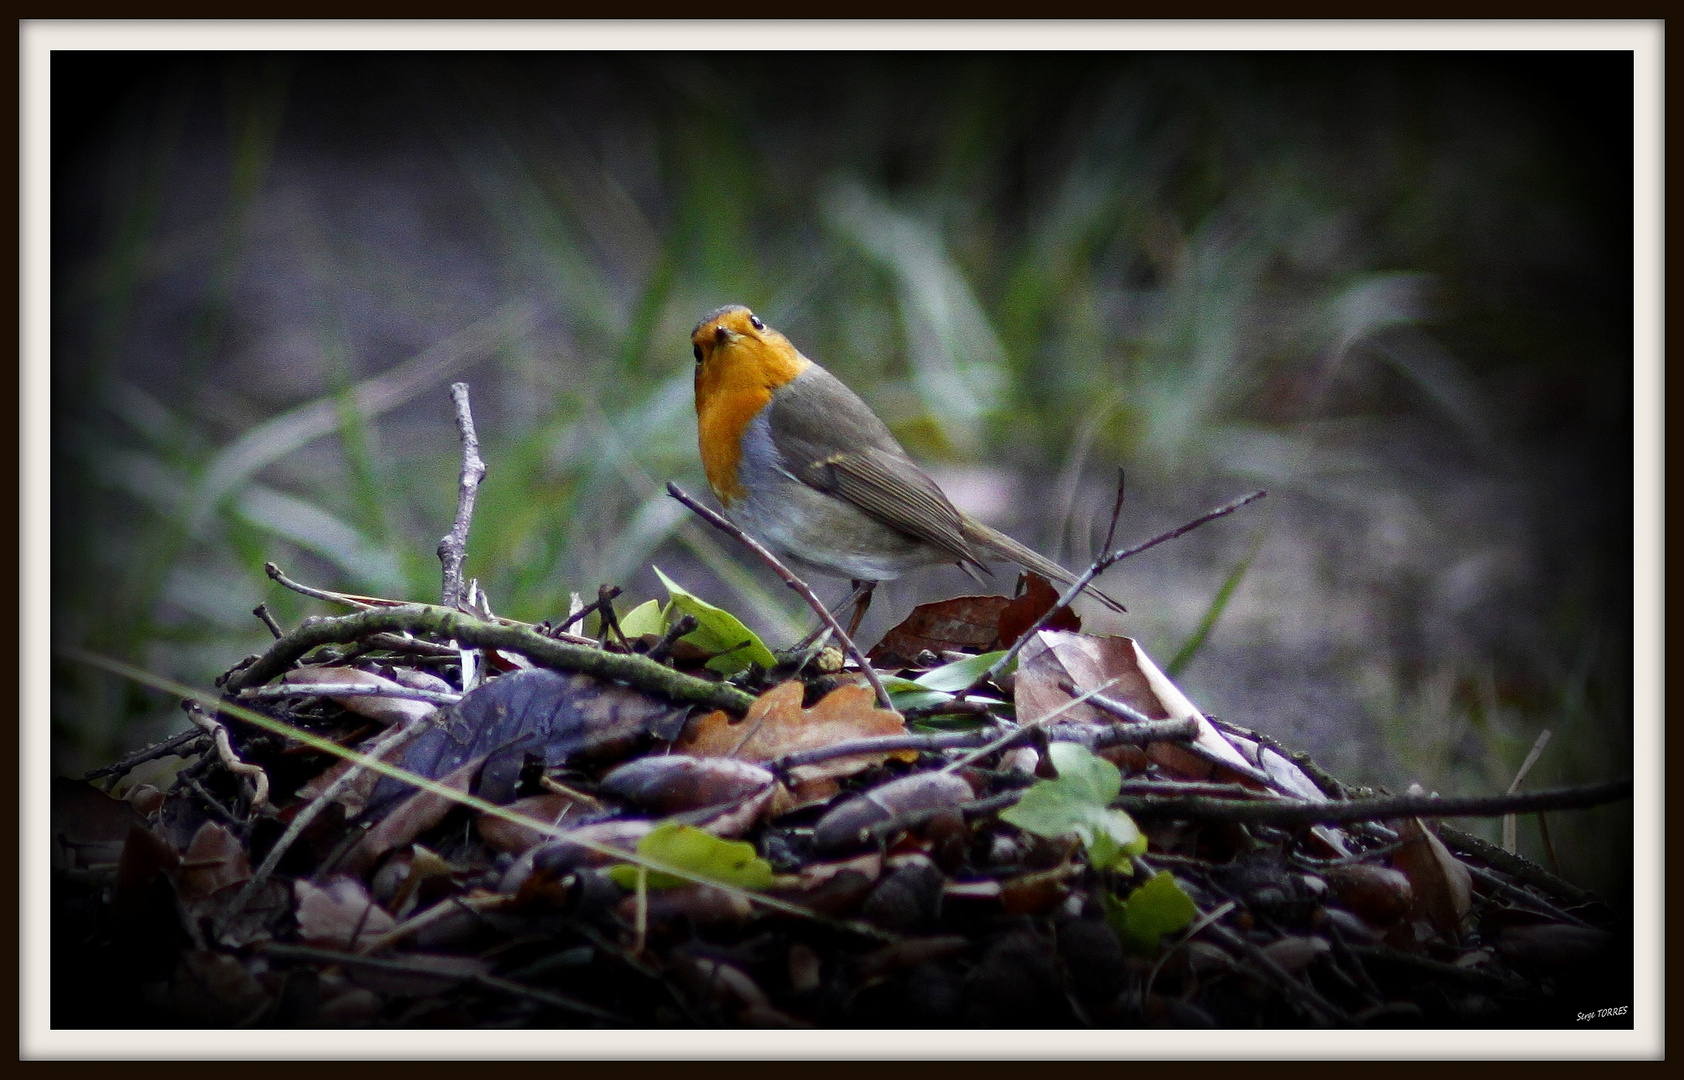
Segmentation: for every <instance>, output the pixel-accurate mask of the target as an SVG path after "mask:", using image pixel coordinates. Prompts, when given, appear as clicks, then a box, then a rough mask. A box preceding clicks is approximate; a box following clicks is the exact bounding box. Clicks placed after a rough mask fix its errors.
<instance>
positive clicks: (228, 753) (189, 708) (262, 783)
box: [182, 701, 269, 810]
mask: <svg viewBox="0 0 1684 1080" xmlns="http://www.w3.org/2000/svg"><path fill="white" fill-rule="evenodd" d="M182 709H183V711H185V712H186V713H187V716H188V718H189V719H190V720H192V721H193V722H194V723H195V724H197V725H199V727H200V729H202V730H203V731H204V732H205V734H207V735H209V736H210V737H211V739H212V740H213V741H214V742H215V743H216V753H217V756H218V757H220V758H221V759H222V764H224V765H225V766H227V767H228V771H229V772H232V773H237V774H239V775H240V776H246V777H250V778H251V782H252V786H253V787H255V788H256V791H255V792H254V793H253V794H252V797H251V806H252V809H253V810H256V809H258V808H260V807H262V806H266V805H268V802H269V774H268V773H266V772H264V771H263V770H262V769H261V768H259V767H258V766H256V765H251V764H248V763H246V762H244V761H241V760H240V755H238V754H236V753H234V747H233V746H232V745H231V744H230V743H229V742H228V729H227V728H226V727H224V726H223V725H222V724H220V723H218V722H217V720H216V718H215V717H213V716H211V715H209V714H208V713H206V712H205V710H204V709H202V708H200V707H199V704H198V702H195V701H189V702H184V703H183V704H182Z"/></svg>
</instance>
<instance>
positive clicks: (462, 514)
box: [439, 382, 485, 607]
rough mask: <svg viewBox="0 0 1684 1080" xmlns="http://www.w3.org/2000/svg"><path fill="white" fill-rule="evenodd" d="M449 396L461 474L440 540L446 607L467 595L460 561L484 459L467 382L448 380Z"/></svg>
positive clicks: (481, 475)
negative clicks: (453, 516)
mask: <svg viewBox="0 0 1684 1080" xmlns="http://www.w3.org/2000/svg"><path fill="white" fill-rule="evenodd" d="M450 399H451V400H452V401H454V402H455V403H456V430H457V432H458V433H460V434H461V436H462V476H461V479H460V480H459V481H458V483H457V488H456V522H455V524H453V525H451V527H450V532H449V533H448V534H446V536H445V537H444V539H442V540H440V541H439V562H441V563H443V564H444V592H443V599H442V600H440V603H442V604H443V605H444V606H445V607H458V606H460V605H461V603H462V601H463V600H464V599H466V590H465V588H464V586H463V583H462V563H463V562H464V561H465V560H466V559H467V557H468V526H469V524H470V523H471V522H472V521H473V519H474V499H475V497H476V496H477V495H478V494H479V483H480V481H481V480H484V479H485V462H484V461H481V460H480V456H479V436H478V435H476V434H475V433H474V414H473V410H472V409H470V408H469V407H468V384H467V383H465V382H458V383H451V384H450Z"/></svg>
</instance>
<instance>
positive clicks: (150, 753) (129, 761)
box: [82, 727, 205, 780]
mask: <svg viewBox="0 0 1684 1080" xmlns="http://www.w3.org/2000/svg"><path fill="white" fill-rule="evenodd" d="M204 737H205V733H204V732H203V731H200V730H199V729H198V728H196V727H191V728H188V729H187V730H186V731H178V732H176V733H175V734H174V735H171V736H170V737H169V738H167V739H165V740H164V741H163V742H161V743H154V744H153V745H151V746H148V747H147V748H146V749H144V750H136V751H135V752H134V753H132V754H130V755H129V756H128V757H126V758H124V759H123V760H122V761H119V762H117V763H116V764H114V765H106V766H104V767H103V768H99V769H95V770H94V771H93V772H90V773H87V774H86V775H84V776H83V777H82V779H84V780H98V779H99V778H100V777H102V776H122V775H123V774H124V773H126V772H128V771H129V770H130V769H133V768H134V767H135V766H137V765H144V764H146V763H147V762H148V761H156V760H157V759H158V758H161V757H169V756H170V755H172V754H175V753H176V751H178V750H182V749H184V748H185V747H187V746H188V745H189V744H191V743H195V742H198V741H199V740H200V739H203V738H204ZM180 756H181V757H186V756H187V754H185V753H184V754H181V755H180Z"/></svg>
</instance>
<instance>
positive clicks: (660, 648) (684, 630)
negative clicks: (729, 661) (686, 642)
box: [643, 615, 734, 664]
mask: <svg viewBox="0 0 1684 1080" xmlns="http://www.w3.org/2000/svg"><path fill="white" fill-rule="evenodd" d="M700 625H701V623H699V622H697V621H696V617H695V616H694V615H680V616H679V617H678V621H677V622H674V623H673V624H672V625H671V626H669V627H667V632H666V633H665V634H662V635H661V640H659V641H657V642H655V644H653V645H651V646H650V647H649V651H648V652H646V653H644V654H643V655H644V656H647V657H648V658H649V659H651V660H653V661H655V662H656V663H660V664H664V663H666V661H667V654H668V653H670V652H672V650H673V646H675V645H677V644H678V639H679V638H681V637H683V636H684V635H686V634H690V633H694V632H695V630H696V627H698V626H700ZM733 651H734V650H733Z"/></svg>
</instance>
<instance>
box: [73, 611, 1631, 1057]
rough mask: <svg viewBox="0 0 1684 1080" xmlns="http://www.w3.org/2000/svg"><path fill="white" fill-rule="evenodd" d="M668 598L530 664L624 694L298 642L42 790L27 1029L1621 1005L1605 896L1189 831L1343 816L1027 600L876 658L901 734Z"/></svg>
mask: <svg viewBox="0 0 1684 1080" xmlns="http://www.w3.org/2000/svg"><path fill="white" fill-rule="evenodd" d="M669 587H670V591H671V595H670V596H669V599H668V600H667V602H666V603H665V604H661V603H658V602H655V601H651V602H650V603H649V604H646V605H644V606H642V607H639V608H636V609H634V610H632V611H630V612H628V613H626V614H624V615H622V616H621V617H620V618H619V619H617V620H616V619H612V618H603V619H599V620H597V621H598V622H600V623H601V624H602V630H601V635H600V637H599V638H596V639H587V638H574V637H572V636H571V635H570V634H568V633H566V632H565V631H552V632H550V633H549V635H548V640H553V641H557V642H560V643H562V644H565V645H567V646H568V647H569V648H574V649H588V650H597V651H598V652H608V653H615V654H623V658H632V657H637V658H641V661H642V662H643V663H644V666H643V667H641V668H625V669H624V670H622V669H615V670H616V671H621V676H617V677H615V678H605V677H603V676H601V675H600V674H589V673H586V672H584V671H581V670H554V669H552V668H553V666H554V658H553V657H551V658H550V659H549V660H548V661H544V662H547V663H550V664H551V665H552V666H551V667H545V666H539V663H537V662H535V661H538V660H539V657H538V655H537V654H538V653H540V652H541V651H542V650H539V649H536V648H533V649H529V650H528V653H530V655H528V654H523V652H522V651H521V649H520V648H519V647H517V646H511V645H508V644H502V645H497V646H484V645H473V644H471V643H467V642H466V638H467V637H468V636H469V635H467V634H466V631H465V629H464V628H465V627H468V625H469V624H468V623H467V622H466V621H463V620H457V621H456V622H453V623H451V624H450V626H451V627H452V633H451V634H449V635H447V636H439V635H436V634H433V635H430V634H428V633H426V632H421V631H417V632H414V633H410V634H407V635H405V634H398V633H392V632H390V631H382V632H380V633H373V634H367V635H364V636H362V637H361V638H358V639H355V640H339V639H332V635H331V634H327V633H326V632H325V631H323V629H322V626H321V625H318V626H315V627H313V628H312V627H310V626H308V625H307V626H306V627H305V628H301V630H300V631H299V632H298V633H300V634H302V633H304V632H306V631H309V632H310V633H313V634H316V635H317V636H316V637H313V638H311V639H310V640H311V641H330V639H331V643H328V644H317V645H312V646H310V647H308V648H303V647H302V646H299V648H298V649H294V650H293V652H287V651H286V650H287V649H288V648H289V647H290V646H289V641H288V639H283V640H282V641H280V642H277V645H276V650H277V651H276V652H275V653H273V654H272V655H271V657H269V658H263V659H257V660H252V661H248V662H246V663H245V664H242V665H241V666H240V667H239V668H236V669H235V670H234V671H232V672H230V673H229V675H228V676H225V678H224V684H223V689H224V690H225V691H227V692H228V700H227V702H226V703H224V704H223V705H222V707H221V708H220V710H216V709H213V710H210V712H214V713H215V715H208V714H207V713H206V712H200V713H199V714H198V715H197V717H196V721H195V722H196V724H197V727H196V728H195V729H194V734H192V735H191V736H184V737H182V738H181V739H178V740H175V741H173V742H172V744H171V745H170V746H169V747H166V748H164V749H168V750H170V751H171V752H173V753H174V754H175V755H177V757H178V758H179V768H176V769H175V770H174V772H173V774H172V775H170V777H169V778H168V780H167V782H164V781H160V782H159V785H158V786H155V785H153V784H142V783H134V782H130V781H123V780H122V775H121V774H122V773H123V771H124V770H121V769H119V770H114V771H108V772H109V778H108V780H107V781H106V782H107V783H108V784H109V783H113V782H116V781H121V786H118V787H116V788H115V790H118V791H121V792H122V797H121V798H117V797H114V796H113V795H112V794H108V793H107V792H106V791H105V790H102V789H101V787H98V786H96V785H95V784H93V783H87V782H82V781H70V780H61V781H58V782H57V785H56V786H55V788H54V819H55V820H54V837H55V851H56V858H57V863H56V866H55V877H54V917H53V936H54V940H53V954H54V969H53V984H52V985H53V1009H52V1012H53V1016H52V1022H53V1025H54V1026H55V1027H78V1026H94V1027H147V1026H238V1025H248V1026H249V1025H256V1026H282V1027H285V1026H303V1027H314V1026H385V1027H392V1026H397V1027H402V1026H431V1027H477V1026H510V1025H534V1026H575V1025H590V1026H616V1025H635V1026H648V1025H669V1026H670V1025H703V1026H721V1025H723V1026H767V1025H771V1026H804V1025H814V1026H847V1027H884V1026H887V1027H905V1026H911V1027H954V1026H966V1025H987V1026H1005V1027H1024V1026H1077V1025H1099V1026H1141V1025H1154V1026H1166V1025H1167V1026H1193V1027H1197V1026H1233V1027H1254V1026H1362V1025H1394V1026H1395V1025H1419V1026H1435V1027H1438V1026H1476V1027H1488V1026H1539V1025H1541V1026H1558V1025H1562V1024H1565V1023H1568V1022H1571V1020H1572V1019H1573V1017H1572V1016H1571V1009H1572V1008H1573V1006H1574V1005H1575V1004H1577V1003H1581V1002H1582V1001H1583V1000H1585V999H1584V996H1583V991H1584V989H1585V987H1586V986H1587V985H1590V984H1593V983H1596V982H1597V981H1599V980H1600V981H1602V982H1606V983H1607V985H1609V986H1610V987H1611V990H1610V995H1609V996H1608V998H1607V1000H1610V1001H1611V1000H1616V999H1618V1000H1625V999H1626V997H1628V996H1629V989H1630V973H1629V962H1630V952H1629V946H1620V945H1619V944H1618V940H1619V935H1618V927H1617V924H1616V921H1615V920H1614V919H1613V917H1612V916H1611V914H1610V913H1609V912H1608V911H1607V910H1606V909H1605V908H1604V907H1602V905H1600V904H1599V903H1597V902H1596V901H1595V899H1594V898H1592V897H1588V896H1586V895H1585V894H1582V893H1579V892H1578V891H1577V890H1574V889H1572V887H1571V886H1568V885H1567V884H1566V883H1564V882H1558V881H1557V880H1556V879H1553V878H1551V876H1550V875H1548V874H1545V873H1543V872H1542V871H1541V870H1537V868H1531V870H1530V871H1527V869H1526V866H1525V865H1522V864H1521V863H1520V860H1515V859H1513V857H1512V856H1509V857H1507V859H1505V858H1503V857H1502V853H1501V852H1500V851H1498V852H1494V851H1493V850H1492V849H1489V848H1487V847H1485V846H1484V845H1481V844H1479V843H1478V842H1477V841H1472V840H1471V839H1470V838H1467V837H1465V836H1463V835H1461V834H1456V833H1454V832H1453V831H1452V830H1448V829H1444V830H1438V829H1435V827H1434V825H1433V824H1432V823H1429V822H1426V821H1423V820H1421V819H1418V818H1406V819H1403V820H1393V821H1388V822H1373V823H1359V824H1353V825H1347V826H1339V827H1334V826H1329V825H1306V826H1270V825H1265V824H1255V823H1247V822H1245V821H1243V820H1206V819H1205V818H1203V817H1201V816H1200V815H1199V814H1198V813H1196V812H1193V811H1191V810H1178V809H1177V806H1178V805H1179V804H1178V802H1177V800H1178V799H1182V798H1193V797H1197V798H1200V799H1204V800H1207V801H1208V800H1209V799H1212V798H1216V799H1221V800H1228V801H1230V802H1234V803H1245V804H1252V803H1271V802H1280V801H1297V802H1305V801H1329V800H1341V799H1345V798H1347V797H1349V796H1350V795H1351V792H1349V791H1347V790H1346V789H1344V788H1343V787H1342V786H1341V785H1339V784H1338V782H1337V781H1335V780H1333V779H1332V778H1331V777H1328V776H1326V775H1325V774H1323V773H1322V772H1321V771H1320V770H1319V769H1316V768H1315V766H1314V764H1313V763H1312V762H1309V761H1308V760H1307V759H1305V758H1303V757H1302V755H1294V754H1290V753H1283V752H1282V750H1281V748H1280V747H1278V746H1276V745H1274V744H1272V743H1271V742H1269V741H1268V740H1266V739H1264V738H1262V737H1261V736H1256V735H1253V734H1252V733H1249V732H1245V731H1243V730H1242V729H1237V728H1233V727H1231V726H1229V725H1222V724H1219V723H1218V722H1213V721H1212V719H1211V718H1209V717H1207V716H1205V715H1203V714H1202V713H1200V712H1199V710H1198V709H1197V708H1195V707H1194V705H1193V704H1192V703H1191V702H1190V701H1188V700H1187V698H1186V696H1185V695H1184V694H1183V693H1182V692H1181V691H1180V690H1179V689H1177V688H1176V686H1175V684H1174V683H1173V682H1172V681H1171V680H1170V679H1168V678H1167V677H1166V676H1165V675H1164V674H1163V673H1162V672H1161V671H1160V670H1159V669H1158V668H1157V666H1156V665H1154V664H1153V662H1152V660H1151V659H1150V658H1149V657H1148V656H1147V655H1146V653H1145V652H1144V651H1143V650H1142V649H1141V648H1140V646H1139V645H1138V644H1137V643H1136V642H1134V641H1133V640H1131V639H1128V638H1119V637H1097V636H1091V635H1086V634H1083V633H1081V632H1080V627H1079V624H1078V623H1077V622H1076V621H1075V619H1074V617H1073V616H1071V615H1070V614H1069V613H1068V612H1061V613H1060V614H1059V616H1058V617H1057V619H1056V620H1048V621H1045V622H1042V620H1043V616H1045V615H1047V613H1048V609H1049V608H1050V607H1051V605H1052V603H1053V599H1054V594H1053V592H1052V590H1051V589H1050V588H1048V587H1047V586H1046V585H1045V583H1044V582H1041V581H1039V580H1038V579H1032V580H1031V581H1030V582H1029V584H1028V587H1027V588H1025V589H1022V590H1021V591H1020V595H1019V596H1016V597H962V598H959V599H955V600H951V601H947V602H945V603H942V604H935V605H926V606H925V607H923V608H920V609H918V610H917V611H915V612H914V613H913V614H912V616H911V617H909V618H908V619H907V620H906V622H904V623H903V624H902V625H901V626H899V627H896V628H895V629H894V630H893V631H891V632H890V633H889V634H888V635H887V636H886V637H885V639H884V640H883V641H882V642H881V643H880V644H879V645H878V646H877V647H876V648H875V649H874V650H873V652H872V654H871V659H872V661H873V665H874V667H877V668H880V669H882V671H883V673H884V675H885V683H886V686H887V688H888V690H889V692H890V693H891V694H892V696H893V703H894V705H895V706H896V708H895V709H894V710H891V709H886V708H883V707H881V705H880V703H879V702H878V701H877V700H876V698H875V695H874V693H873V691H872V690H871V689H870V688H869V687H867V686H866V685H864V683H863V682H862V681H861V679H860V678H859V675H858V673H857V672H856V671H853V670H850V669H849V668H847V667H846V666H845V665H844V664H843V663H842V660H841V657H840V654H839V653H838V652H836V650H834V649H829V650H820V651H817V652H809V653H805V654H801V655H796V656H779V655H775V654H773V653H771V652H770V651H769V650H767V649H766V648H765V647H764V646H763V645H762V644H761V643H760V642H759V641H758V640H755V639H753V636H752V635H749V634H747V631H746V630H742V629H741V624H740V623H737V622H736V621H735V620H734V619H730V618H729V616H726V615H724V613H722V612H719V611H718V609H716V608H711V607H710V606H708V605H706V604H705V603H703V602H701V601H699V600H698V599H696V598H695V597H693V596H691V595H690V594H688V593H686V592H684V590H682V589H680V588H678V587H677V586H676V585H673V584H672V583H670V582H669ZM605 603H606V601H605ZM1038 623H1040V624H1041V625H1040V628H1037V624H1038ZM486 625H490V623H489V622H487V623H486ZM1031 631H1033V632H1031ZM487 632H488V633H489V631H487ZM745 635H746V636H745ZM505 636H506V635H505ZM534 636H535V637H536V635H534ZM1020 637H1021V638H1023V639H1024V640H1023V641H1022V647H1021V650H1020V651H1019V652H1018V653H1017V655H1016V656H1015V663H1012V664H1009V665H1006V666H1005V667H1004V668H1003V669H1001V670H998V671H996V670H994V669H996V668H1001V663H1000V662H1001V659H1002V653H1001V651H1000V650H1003V649H1006V648H1007V647H1009V646H1011V645H1012V644H1013V643H1014V642H1018V640H1019V638H1020ZM499 640H504V639H499ZM291 644H292V645H296V644H297V643H296V642H292V643H291ZM300 650H302V652H300ZM294 653H299V654H298V655H297V656H296V658H293V655H294ZM546 655H547V654H546ZM570 655H573V654H570ZM271 661H273V662H272V663H271ZM283 661H284V662H283ZM265 665H267V666H265ZM270 667H275V668H279V669H281V670H276V671H274V672H273V673H272V674H267V673H268V672H269V669H270ZM643 670H648V671H649V672H651V673H652V674H653V673H659V672H662V671H665V672H666V673H668V674H670V675H672V676H674V677H678V678H681V679H683V680H684V681H683V682H682V687H688V688H690V689H689V690H685V691H684V692H685V693H692V695H693V696H692V697H690V698H682V697H675V696H674V693H676V691H663V690H660V689H651V687H659V686H664V685H667V684H662V683H660V682H659V681H658V680H653V679H651V680H650V681H648V682H647V683H646V682H645V681H644V680H643V679H642V677H641V676H640V675H639V674H638V672H639V671H643ZM253 672H257V673H259V675H260V676H261V677H251V678H248V677H247V676H250V675H251V674H252V673H253ZM622 676H623V677H622ZM685 677H688V678H685ZM464 686H466V688H467V689H466V692H465V693H464V692H463V691H464ZM265 687H267V689H265ZM682 687H681V688H682ZM698 687H700V688H701V689H697V688H698ZM710 688H711V689H710ZM236 689H237V690H238V691H239V693H235V692H234V691H235V690H236ZM703 691H706V692H708V693H714V694H716V695H724V697H721V700H726V697H728V696H729V695H732V694H734V695H736V696H735V697H732V698H729V700H737V699H740V700H741V702H742V703H744V704H745V705H746V707H744V708H714V707H708V706H705V705H697V704H695V701H696V700H699V698H698V697H696V696H694V695H700V694H702V693H703ZM394 695H395V696H394ZM404 695H408V696H404ZM236 701H237V702H238V703H239V705H240V708H236V707H235V704H234V703H235V702H236ZM909 718H910V719H909ZM160 754H161V751H160ZM371 757H378V759H379V761H380V762H383V763H384V765H381V764H371V763H370V758H371ZM128 764H131V765H132V764H133V763H132V762H131V763H128ZM418 784H419V785H421V786H418ZM160 787H163V788H167V790H161V789H160ZM1187 805H1189V806H1191V805H1193V804H1192V803H1188V804H1187ZM1522 871H1525V872H1522ZM1532 871H1535V872H1532ZM1569 986H1571V987H1572V988H1573V989H1574V991H1575V992H1574V993H1573V994H1572V995H1567V994H1565V993H1564V988H1566V987H1569ZM1564 1013H1565V1015H1564Z"/></svg>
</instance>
